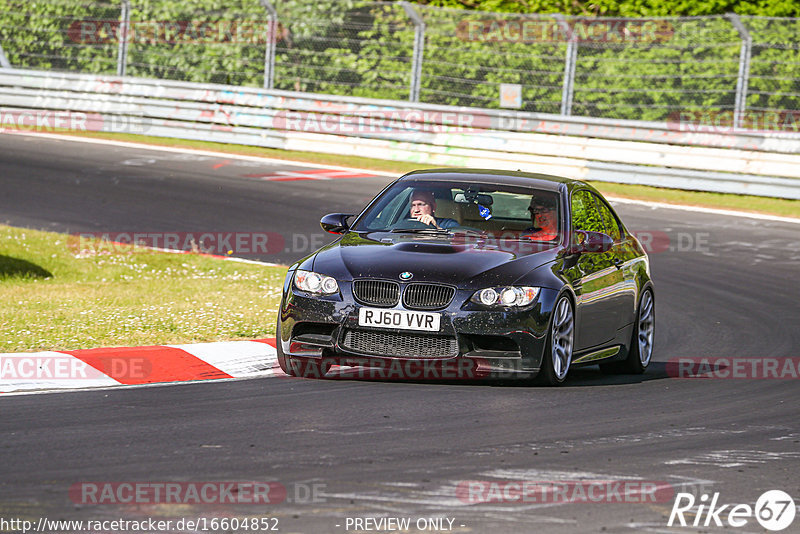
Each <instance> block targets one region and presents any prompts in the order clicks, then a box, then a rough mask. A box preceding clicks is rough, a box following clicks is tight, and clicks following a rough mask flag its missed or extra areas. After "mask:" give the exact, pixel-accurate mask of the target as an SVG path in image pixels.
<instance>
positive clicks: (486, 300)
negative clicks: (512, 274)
mask: <svg viewBox="0 0 800 534" xmlns="http://www.w3.org/2000/svg"><path fill="white" fill-rule="evenodd" d="M538 294H539V288H538V287H528V286H523V287H487V288H485V289H481V290H479V291H476V292H475V293H474V294H473V295H472V298H470V300H471V301H472V302H474V303H475V304H480V305H481V306H485V307H487V308H501V307H505V308H511V307H517V308H519V307H522V306H527V305H528V304H530V303H531V302H533V300H534V299H535V298H536V295H538Z"/></svg>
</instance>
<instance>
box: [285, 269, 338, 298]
mask: <svg viewBox="0 0 800 534" xmlns="http://www.w3.org/2000/svg"><path fill="white" fill-rule="evenodd" d="M294 287H296V288H297V289H299V290H301V291H308V292H309V293H314V294H315V295H333V294H334V293H338V292H339V284H337V283H336V279H335V278H332V277H330V276H325V275H324V274H319V273H314V272H311V271H301V270H299V269H298V270H297V271H296V272H295V275H294Z"/></svg>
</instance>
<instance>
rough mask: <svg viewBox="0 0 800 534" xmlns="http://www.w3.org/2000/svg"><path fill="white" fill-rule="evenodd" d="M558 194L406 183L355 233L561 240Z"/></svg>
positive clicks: (376, 206) (489, 186)
mask: <svg viewBox="0 0 800 534" xmlns="http://www.w3.org/2000/svg"><path fill="white" fill-rule="evenodd" d="M559 208H560V206H559V202H558V193H556V192H553V191H544V190H540V189H534V188H527V187H519V186H504V185H497V184H481V183H457V182H438V181H421V180H420V181H402V182H398V183H396V184H394V185H393V186H392V187H390V188H389V189H387V190H386V191H385V192H384V193H383V194H382V195H381V196H380V197H379V198H378V199H377V201H376V202H374V203H373V204H372V206H370V208H369V209H368V210H367V211H366V212H365V213H364V214H363V215H362V216H361V217H360V218H359V220H358V221H357V222H356V224H355V225H354V227H353V230H355V231H357V232H398V233H405V232H408V233H420V232H430V233H449V232H453V233H458V232H470V231H475V232H488V233H495V232H506V233H508V232H511V233H517V234H519V236H520V237H521V238H525V239H532V240H537V241H557V240H558V236H559V230H560V221H561V217H560V209H559Z"/></svg>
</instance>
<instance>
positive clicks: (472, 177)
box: [400, 168, 584, 191]
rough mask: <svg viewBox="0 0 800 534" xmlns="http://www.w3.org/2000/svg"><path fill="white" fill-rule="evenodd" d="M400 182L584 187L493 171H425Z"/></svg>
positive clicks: (550, 188) (549, 178)
mask: <svg viewBox="0 0 800 534" xmlns="http://www.w3.org/2000/svg"><path fill="white" fill-rule="evenodd" d="M400 180H403V181H404V180H439V181H442V182H482V183H489V184H502V185H517V186H525V187H535V188H537V189H543V190H545V191H558V190H559V188H560V186H561V185H562V184H563V185H566V186H568V187H570V186H573V187H574V186H575V185H578V184H581V185H584V182H581V181H580V180H573V179H571V178H563V177H561V176H553V175H550V174H537V173H532V172H522V171H501V170H495V169H460V168H443V169H426V170H420V171H412V172H410V173H408V174H406V175H404V176H402V177H401V178H400Z"/></svg>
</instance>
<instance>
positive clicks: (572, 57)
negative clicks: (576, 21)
mask: <svg viewBox="0 0 800 534" xmlns="http://www.w3.org/2000/svg"><path fill="white" fill-rule="evenodd" d="M555 17H556V20H558V25H559V26H561V30H562V31H563V32H564V34H565V35H566V36H567V38H568V39H569V40H568V41H567V54H566V57H565V58H564V84H563V86H562V89H561V114H562V115H572V95H573V91H574V87H575V65H576V64H577V63H578V36H577V34H576V33H575V32H573V31H572V28H570V26H569V24H568V23H567V20H566V19H565V18H564V15H561V14H557V15H555Z"/></svg>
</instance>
